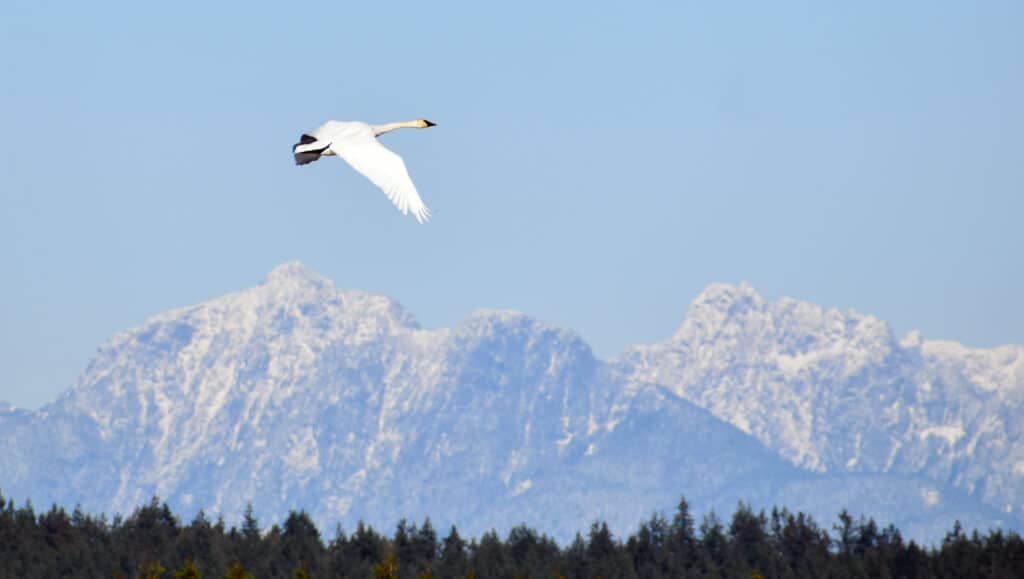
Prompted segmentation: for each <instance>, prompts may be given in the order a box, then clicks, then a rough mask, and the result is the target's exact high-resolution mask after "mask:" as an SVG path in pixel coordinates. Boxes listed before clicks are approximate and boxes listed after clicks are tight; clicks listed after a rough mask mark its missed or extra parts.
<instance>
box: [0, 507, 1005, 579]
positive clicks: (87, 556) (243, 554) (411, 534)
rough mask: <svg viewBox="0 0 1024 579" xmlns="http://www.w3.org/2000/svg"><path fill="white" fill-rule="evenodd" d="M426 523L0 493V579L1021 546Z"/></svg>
mask: <svg viewBox="0 0 1024 579" xmlns="http://www.w3.org/2000/svg"><path fill="white" fill-rule="evenodd" d="M442 534H443V536H442V535H441V534H438V531H437V530H436V529H434V527H433V525H432V524H431V522H430V519H426V520H424V521H423V522H422V523H419V524H416V523H410V522H408V521H406V520H401V521H398V523H397V525H396V527H395V529H394V531H393V532H392V533H391V534H390V535H387V534H385V533H381V532H379V531H377V530H375V529H373V528H372V527H371V526H369V525H366V524H364V523H362V522H360V523H358V524H357V525H356V526H355V528H354V529H352V530H351V531H348V532H347V531H346V530H344V529H343V528H342V527H340V526H339V527H337V528H336V529H335V530H334V536H333V538H331V539H329V540H328V539H326V538H325V536H324V535H323V534H321V532H320V530H319V529H318V528H317V527H316V525H315V524H314V523H313V521H312V519H311V518H310V517H309V515H307V514H306V513H305V512H303V511H292V512H291V513H290V514H289V515H288V517H287V518H286V519H285V521H284V522H283V523H282V524H280V525H277V524H274V525H271V526H269V527H268V528H263V527H261V526H260V523H259V521H258V520H257V519H256V517H254V516H253V510H252V507H251V506H250V507H249V508H247V509H246V511H245V513H244V514H243V517H242V519H241V523H240V525H239V526H234V525H233V526H230V527H229V526H227V525H226V524H225V523H224V520H223V519H222V518H217V519H215V520H211V519H210V518H209V517H208V516H207V515H206V514H205V513H203V512H202V511H200V512H199V513H198V514H197V515H196V516H195V518H193V519H192V520H191V521H190V522H188V523H185V522H183V521H182V520H181V518H180V517H178V516H177V515H176V514H175V513H174V512H172V510H171V509H170V508H169V507H168V505H167V504H166V503H162V502H161V501H160V500H159V499H158V498H155V497H154V498H153V499H152V500H151V501H150V502H149V504H146V505H143V506H140V507H138V508H136V509H135V510H134V511H133V512H132V513H131V514H130V515H128V516H125V517H122V516H120V515H115V516H114V517H113V518H112V519H108V518H107V517H106V516H105V515H102V514H101V515H92V514H87V513H84V512H82V510H81V509H80V508H75V509H74V510H73V511H72V512H71V513H70V514H69V513H68V512H67V510H65V509H64V508H63V507H60V506H57V505H54V506H52V507H50V508H49V509H48V510H46V511H40V512H36V510H35V509H34V507H33V506H32V504H31V502H26V503H24V504H23V505H22V506H20V507H19V506H17V505H16V504H15V503H14V501H11V500H9V499H6V498H4V497H3V495H0V577H3V578H8V577H11V578H14V577H17V578H26V579H27V578H36V577H39V578H47V579H50V578H55V577H75V578H78V577H106V578H123V579H128V578H136V577H138V578H146V579H150V578H165V579H171V578H174V579H186V578H198V577H206V578H222V577H223V578H226V579H257V578H259V579H262V578H279V577H280V578H296V579H302V578H320V577H324V578H327V577H330V578H360V579H362V578H402V579H406V578H409V579H420V578H448V577H459V578H480V579H485V578H488V579H489V578H510V579H511V578H524V579H525V578H548V579H557V578H565V579H573V578H598V577H600V578H603V579H615V578H637V579H648V578H652V579H653V578H662V577H664V578H668V577H671V578H685V577H709V578H723V579H725V578H744V579H748V578H798V577H837V578H838V577H842V578H859V577H865V578H869V577H870V578H878V577H880V578H890V577H891V578H894V579H895V578H908V579H910V578H917V577H993V578H1008V577H1024V541H1022V540H1021V537H1020V535H1018V534H1017V533H1015V532H1013V531H1009V532H1003V531H1001V530H991V531H988V532H985V533H979V532H978V531H972V532H970V533H969V534H968V533H967V532H965V530H964V529H962V528H961V525H960V523H959V522H956V523H954V524H953V525H952V528H951V529H950V530H949V531H948V532H947V533H946V534H945V538H944V539H943V540H942V542H941V544H937V545H933V546H922V545H918V544H916V543H915V542H914V541H912V540H904V539H903V537H902V536H901V534H900V531H899V530H898V529H896V528H895V527H893V526H891V525H890V526H886V527H884V528H880V527H879V525H877V524H876V523H875V521H873V520H872V519H865V518H863V517H858V518H856V519H855V518H854V517H853V516H851V515H850V514H849V513H847V512H846V511H843V512H841V513H839V515H838V517H837V520H836V521H835V522H834V523H833V524H831V525H829V527H828V528H825V527H823V526H821V525H820V524H819V523H817V522H815V521H814V520H813V519H812V518H811V517H808V516H806V515H804V514H803V513H799V512H797V513H793V512H790V511H789V510H787V509H785V508H773V509H772V510H771V512H768V513H766V512H764V511H761V512H754V511H753V510H752V509H751V508H750V506H749V505H746V504H744V503H740V504H739V505H738V506H737V509H736V510H735V512H734V513H733V514H732V516H731V517H730V518H729V519H728V520H727V521H726V520H720V519H719V518H718V517H717V516H716V515H715V514H714V513H713V512H711V513H707V514H705V515H703V517H702V518H701V520H700V522H699V524H698V523H697V522H696V521H695V519H694V517H693V515H692V514H691V512H690V506H689V504H688V503H687V501H686V499H685V498H682V499H680V501H679V504H678V505H677V507H676V509H675V511H674V513H672V515H671V516H670V517H669V516H666V515H663V514H659V513H656V514H653V515H651V517H650V518H649V519H648V520H645V521H642V522H639V523H638V525H637V528H636V530H635V531H634V532H633V533H632V534H630V535H629V536H628V537H624V538H619V537H616V536H614V535H613V534H612V533H611V531H610V530H609V529H608V526H607V524H605V523H603V522H600V521H597V522H593V523H592V524H591V525H590V527H589V530H588V531H586V532H585V533H577V535H576V537H575V539H574V540H573V541H572V542H571V543H569V544H567V545H558V544H557V543H556V542H555V541H554V540H553V539H552V538H551V537H549V536H547V535H545V534H544V533H542V532H538V531H537V530H535V529H533V528H530V527H529V526H527V525H525V524H523V525H520V526H517V527H515V528H513V529H511V531H509V532H508V534H507V535H505V536H500V535H499V534H498V533H496V532H495V531H489V532H486V533H484V534H483V535H482V536H480V537H474V538H467V537H463V536H461V535H460V534H459V531H458V529H457V528H456V527H455V526H452V527H451V528H450V529H448V530H446V531H444V532H443V533H442Z"/></svg>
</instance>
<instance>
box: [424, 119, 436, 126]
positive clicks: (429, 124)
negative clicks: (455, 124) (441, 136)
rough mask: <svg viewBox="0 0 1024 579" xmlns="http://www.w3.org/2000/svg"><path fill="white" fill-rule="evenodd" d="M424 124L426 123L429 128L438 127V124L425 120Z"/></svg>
mask: <svg viewBox="0 0 1024 579" xmlns="http://www.w3.org/2000/svg"><path fill="white" fill-rule="evenodd" d="M423 122H424V123H426V124H427V126H428V127H436V126H437V123H432V122H430V121H428V120H427V119H423Z"/></svg>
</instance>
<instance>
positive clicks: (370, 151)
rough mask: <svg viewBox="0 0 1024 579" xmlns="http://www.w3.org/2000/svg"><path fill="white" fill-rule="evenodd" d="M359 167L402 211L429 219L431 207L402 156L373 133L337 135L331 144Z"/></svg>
mask: <svg viewBox="0 0 1024 579" xmlns="http://www.w3.org/2000/svg"><path fill="white" fill-rule="evenodd" d="M330 149H331V150H332V151H334V154H335V155H337V156H339V157H341V158H342V159H345V161H347V162H348V164H349V165H352V168H353V169H355V170H356V171H359V172H360V173H362V174H363V175H365V176H366V178H367V179H369V180H370V181H371V182H373V184H374V185H376V186H378V187H380V188H381V189H382V190H383V191H384V194H385V195H387V196H388V199H390V200H391V202H392V203H394V204H395V207H397V208H398V210H399V211H401V212H402V214H403V215H406V214H408V213H409V212H412V214H413V216H414V217H416V221H419V222H420V223H425V222H426V221H429V220H430V210H429V209H427V206H426V205H424V204H423V200H422V199H420V194H419V193H418V192H417V191H416V186H415V185H413V183H412V179H411V178H409V171H408V170H407V169H406V168H405V162H404V161H402V158H401V157H399V156H398V155H396V154H395V153H393V152H391V150H389V149H388V148H387V147H385V146H384V145H382V144H380V143H379V142H377V139H376V138H374V137H373V134H372V133H369V134H368V135H366V134H360V135H359V136H358V137H356V136H355V135H352V136H351V137H350V138H344V137H343V138H338V139H335V140H334V141H333V142H332V143H331V146H330Z"/></svg>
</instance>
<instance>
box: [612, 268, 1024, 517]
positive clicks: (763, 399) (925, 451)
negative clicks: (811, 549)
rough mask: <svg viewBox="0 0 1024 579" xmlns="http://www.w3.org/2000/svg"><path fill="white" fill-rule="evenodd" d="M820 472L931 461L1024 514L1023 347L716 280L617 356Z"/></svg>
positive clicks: (910, 470) (629, 376)
mask: <svg viewBox="0 0 1024 579" xmlns="http://www.w3.org/2000/svg"><path fill="white" fill-rule="evenodd" d="M613 365H614V366H615V367H616V369H617V371H618V372H619V373H620V374H621V375H622V376H623V377H624V378H625V380H626V381H627V383H628V384H631V385H632V386H631V387H637V385H643V384H649V383H655V384H663V385H665V386H666V387H668V388H670V389H671V390H672V392H674V393H675V394H677V395H678V396H680V397H682V398H684V399H686V400H689V401H690V402H693V403H694V404H696V405H698V406H700V407H702V408H706V409H707V410H709V411H711V413H712V414H714V415H715V416H717V417H719V418H721V419H722V420H725V421H727V422H729V423H731V424H733V425H734V426H736V427H737V428H739V429H740V430H742V431H743V432H746V433H749V434H750V435H752V436H754V437H755V438H757V439H758V440H759V441H761V442H762V443H763V444H764V445H765V446H767V447H769V448H771V449H773V450H775V451H776V452H777V453H778V454H779V455H780V456H782V457H784V458H785V459H786V460H788V461H790V462H791V463H793V464H795V465H797V466H800V467H803V468H806V469H809V470H813V471H816V472H822V473H898V474H911V475H924V476H925V477H927V478H928V479H930V480H934V481H936V482H940V483H943V484H949V485H951V486H953V487H955V488H958V489H961V490H963V491H964V492H966V493H967V494H969V495H971V496H974V497H977V498H979V499H981V500H982V501H983V502H985V503H986V504H988V505H991V506H993V507H996V508H998V509H999V510H1001V511H1002V512H1004V513H1006V514H1007V515H1008V516H1009V517H1010V518H1011V519H1013V520H1016V521H1021V520H1022V519H1024V347H1021V346H1004V347H1002V348H997V349H994V350H971V349H968V348H964V347H963V346H961V345H959V344H955V343H950V342H933V341H924V340H922V339H921V336H920V335H919V334H918V333H917V332H913V333H911V334H910V335H908V336H907V337H905V338H904V339H903V340H897V339H896V337H895V336H893V334H892V332H891V331H890V329H889V327H888V326H887V325H886V324H885V323H884V322H882V321H880V320H878V319H877V318H873V317H871V316H865V315H862V314H859V313H857V312H853V311H851V312H848V313H845V314H844V313H840V312H839V311H836V310H825V309H823V308H820V307H818V306H815V305H812V304H808V303H804V302H798V301H796V300H792V299H781V300H779V301H777V302H775V303H767V302H765V300H764V299H762V298H761V297H760V296H759V295H758V294H757V293H756V292H755V291H754V289H753V288H751V287H750V286H748V285H743V286H740V287H730V286H724V285H715V286H711V287H709V288H708V289H707V290H706V291H705V292H704V293H703V294H701V296H700V297H698V298H697V300H695V301H694V303H693V304H692V305H691V306H690V309H689V311H688V313H687V315H686V317H685V318H684V320H683V323H682V325H681V326H680V328H679V330H678V331H677V332H676V334H675V335H674V336H672V338H670V339H669V340H667V341H665V342H663V343H660V344H655V345H650V346H636V347H633V348H630V349H629V350H628V351H627V352H626V353H624V354H623V355H622V356H620V357H619V358H618V359H616V360H615V361H614V362H613Z"/></svg>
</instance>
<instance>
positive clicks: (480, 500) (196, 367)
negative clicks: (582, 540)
mask: <svg viewBox="0 0 1024 579" xmlns="http://www.w3.org/2000/svg"><path fill="white" fill-rule="evenodd" d="M1022 392H1024V348H1020V347H1005V348H1000V349H997V350H968V349H965V348H963V347H961V346H959V345H957V344H951V343H941V342H927V341H922V340H921V339H920V337H919V336H909V337H908V338H907V339H905V340H903V341H902V342H897V341H896V340H895V339H894V338H893V336H892V335H891V332H890V331H889V329H888V328H887V326H886V325H885V324H884V323H882V322H880V321H878V320H876V319H874V318H871V317H869V316H863V315H860V314H856V313H853V312H850V313H847V314H841V313H839V312H836V311H825V310H822V309H821V308H818V307H816V306H813V305H810V304H805V303H801V302H796V301H794V300H788V299H784V300H780V301H779V302H776V303H766V302H765V301H764V300H763V299H761V298H760V297H759V296H758V295H757V294H756V293H755V292H754V290H753V289H752V288H750V287H749V286H740V287H730V286H721V285H717V286H712V287H710V288H708V289H707V290H706V291H705V292H704V293H703V294H702V295H701V296H700V297H698V298H697V300H695V301H694V303H693V304H692V305H691V307H690V310H689V312H688V313H687V315H686V317H685V318H684V320H683V323H682V325H681V327H680V329H679V331H678V332H677V333H676V334H675V335H674V336H673V337H672V338H670V339H669V340H667V341H666V342H664V343H660V344H654V345H649V346H637V347H634V348H631V349H629V350H628V351H627V352H625V353H624V354H623V355H621V356H619V357H618V358H616V359H614V360H611V361H609V362H605V361H601V360H598V359H596V358H595V357H594V356H593V354H592V353H591V351H590V348H589V347H588V346H587V344H586V343H585V342H584V341H583V340H582V339H580V337H579V336H577V335H576V334H574V333H572V332H570V331H567V330H564V329H561V328H558V327H554V326H552V325H550V324H546V323H544V322H540V321H538V320H535V319H532V318H530V317H528V316H526V315H523V314H520V313H517V312H508V311H486V310H485V311H478V312H475V313H474V314H472V315H471V316H469V317H468V318H467V319H466V320H464V321H463V322H461V323H460V324H458V325H457V326H456V327H454V328H451V329H438V330H424V329H422V328H420V327H419V326H418V324H417V323H416V322H415V320H414V319H413V318H412V316H410V315H409V314H408V313H406V312H405V311H404V310H403V309H402V307H401V306H400V305H399V304H398V303H397V302H395V301H393V300H391V299H389V298H385V297H382V296H374V295H370V294H366V293H363V292H359V291H342V290H339V289H337V288H336V287H335V286H334V285H333V284H332V283H331V282H330V281H329V280H326V279H324V278H323V277H321V276H319V275H318V274H316V273H315V272H313V271H311V270H310V269H309V268H306V267H305V266H303V265H301V264H298V263H290V264H285V265H283V266H280V267H278V268H277V269H275V270H274V271H273V272H271V274H270V275H269V276H268V278H267V279H266V280H265V281H264V282H263V283H262V284H261V285H259V286H257V287H255V288H252V289H249V290H245V291H242V292H239V293H236V294H231V295H228V296H224V297H221V298H218V299H215V300H212V301H209V302H206V303H203V304H198V305H195V306H190V307H185V308H181V309H178V310H174V311H171V312H167V313H165V314H162V315H159V316H157V317H154V318H153V319H151V320H149V321H148V322H146V323H145V324H143V325H142V326H140V327H138V328H134V329H132V330H129V331H126V332H124V333H121V334H118V335H116V336H114V337H113V338H111V339H110V340H109V341H108V342H107V343H106V344H105V345H103V346H102V347H101V348H100V350H99V352H98V354H97V355H96V357H95V358H94V360H93V361H92V362H91V363H90V364H89V366H88V367H87V368H86V370H85V371H84V372H83V374H82V376H81V378H80V379H79V380H78V382H77V383H76V384H75V385H74V386H73V387H72V388H71V389H70V390H69V391H68V392H66V393H65V394H64V395H63V396H62V397H61V398H60V399H58V400H57V401H56V402H54V403H52V404H50V405H48V406H46V407H44V408H42V409H40V410H39V411H37V412H27V411H24V410H18V409H13V408H10V407H6V406H0V490H2V491H3V493H4V494H5V495H6V496H9V497H13V498H18V499H24V498H31V499H33V500H34V501H35V502H36V503H37V504H48V503H49V502H51V501H57V502H60V503H62V504H75V503H81V504H82V505H83V506H84V507H85V508H87V509H90V510H94V511H100V510H102V511H106V512H113V511H120V512H125V511H127V510H130V509H131V508H133V507H134V506H137V505H139V504H142V503H144V502H146V501H147V500H148V499H149V497H151V496H152V495H154V494H157V495H159V496H161V497H163V498H165V499H167V500H168V501H169V502H170V503H171V504H172V506H174V507H175V508H177V509H180V510H181V511H183V512H185V513H189V512H194V511H196V510H198V509H199V508H204V509H206V510H207V512H216V513H223V514H224V515H225V516H226V517H227V518H228V519H229V520H232V519H234V518H237V517H238V516H239V515H240V514H241V513H242V511H243V510H244V508H245V505H246V504H247V503H249V502H251V503H252V504H253V505H254V507H255V509H256V512H257V514H259V515H261V516H262V518H263V520H264V522H271V521H274V520H279V519H280V518H281V517H283V516H284V515H285V514H286V513H287V511H288V510H289V509H297V508H305V509H306V510H307V511H309V512H311V513H312V514H313V516H314V518H315V519H316V520H317V521H318V523H320V524H321V526H322V527H323V528H324V529H330V528H333V526H334V525H335V524H336V523H340V524H342V525H343V526H346V527H348V528H351V527H352V526H353V525H354V524H355V522H356V521H357V520H358V519H364V520H366V521H369V522H371V523H372V524H374V525H375V526H378V527H383V528H389V527H390V526H391V525H393V524H394V523H396V522H397V521H398V519H399V518H401V517H406V518H410V519H413V520H421V519H422V518H423V517H425V516H430V517H431V518H432V519H433V521H434V522H435V525H436V526H438V527H439V528H444V526H446V525H448V524H451V523H455V524H458V525H459V528H460V530H462V531H463V532H464V533H471V534H478V533H479V532H482V531H483V530H486V529H490V528H492V527H494V528H498V529H507V528H509V527H511V526H512V525H515V524H517V523H519V522H522V521H525V522H527V523H529V524H530V525H533V526H535V527H537V528H539V529H541V530H544V531H546V532H549V533H553V534H554V535H555V536H556V537H559V538H560V539H566V538H568V537H569V536H571V533H573V532H575V531H576V530H582V529H585V528H586V527H587V526H588V525H589V524H590V522H592V521H593V520H594V519H596V518H603V519H606V520H608V521H609V523H610V524H611V525H612V527H613V529H615V530H616V531H617V532H619V533H625V532H629V531H630V530H632V528H633V527H634V525H636V524H637V523H639V522H640V521H641V520H642V519H645V518H647V517H648V516H649V515H650V514H651V513H652V512H653V511H655V510H671V508H672V506H673V505H674V504H675V502H676V501H677V500H678V498H679V496H680V495H683V494H685V495H686V497H687V498H688V499H689V500H690V501H691V503H692V504H693V507H694V509H695V511H696V512H697V513H701V512H704V511H706V510H707V509H709V508H714V509H716V510H717V511H718V512H719V513H728V512H731V510H732V508H733V507H734V506H735V504H736V501H738V500H741V499H743V500H748V501H751V502H753V503H754V505H755V506H770V505H771V504H773V503H775V504H780V505H785V506H788V507H790V508H792V509H797V508H799V509H804V510H806V511H809V512H811V513H812V514H814V515H815V516H816V517H817V518H819V520H821V521H822V522H823V523H830V522H831V521H832V520H833V519H834V516H835V515H836V512H837V510H838V509H839V508H841V507H842V506H847V507H848V508H849V509H850V510H851V511H852V512H855V513H858V512H863V513H866V514H869V515H873V516H876V517H878V518H880V519H881V520H882V521H883V522H894V523H896V524H897V525H898V526H899V527H900V528H901V530H904V532H906V533H908V534H910V535H911V536H917V537H920V538H924V539H934V538H936V534H937V533H940V532H942V531H944V530H947V529H948V528H949V527H950V526H951V525H952V522H953V520H954V519H955V518H959V519H961V520H962V521H963V522H965V525H966V526H968V527H971V526H978V527H982V528H987V527H990V526H1004V527H1005V526H1010V527H1015V528H1020V527H1021V526H1024V525H1022V522H1024V511H1022V505H1024V496H1022V495H1021V492H1022V484H1021V483H1022V480H1024V458H1022V456H1021V453H1022V450H1021V449H1022V448H1024V445H1022V437H1021V430H1020V428H1021V427H1020V426H1019V422H1020V420H1019V418H1021V417H1022V412H1021V396H1022ZM1014 418H1018V420H1014Z"/></svg>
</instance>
